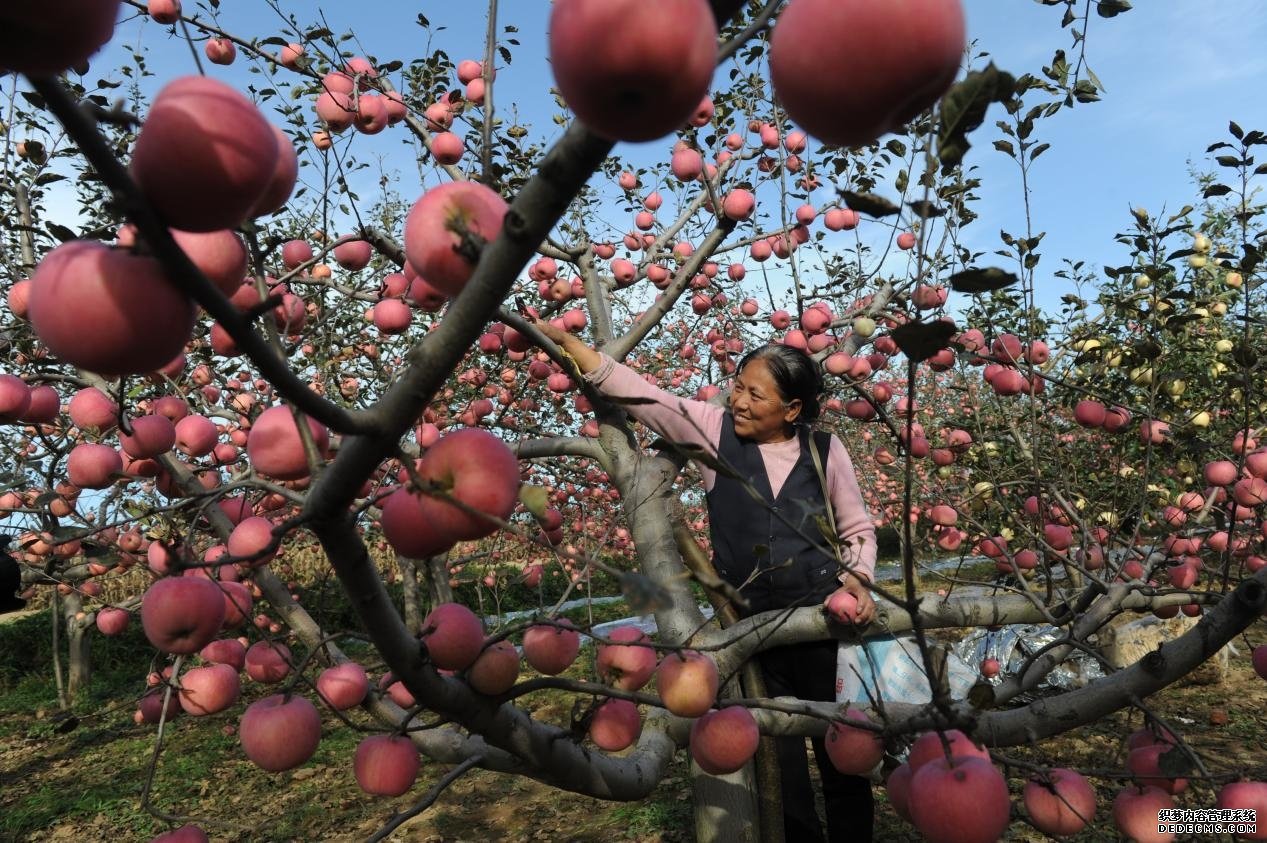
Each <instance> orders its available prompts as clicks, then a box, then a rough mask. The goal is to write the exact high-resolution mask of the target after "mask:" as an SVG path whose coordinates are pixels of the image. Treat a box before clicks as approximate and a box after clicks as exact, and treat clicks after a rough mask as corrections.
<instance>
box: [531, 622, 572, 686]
mask: <svg viewBox="0 0 1267 843" xmlns="http://www.w3.org/2000/svg"><path fill="white" fill-rule="evenodd" d="M556 623H557V624H558V626H554V625H550V624H533V625H532V626H530V627H528V629H527V630H526V631H525V632H524V660H525V661H527V662H528V664H530V665H532V668H533V669H534V670H536V671H538V672H539V673H544V674H545V675H546V676H558V675H559V674H560V673H562V672H563V671H565V670H567V669H568V667H570V666H571V664H572V662H574V661H576V656H577V653H579V652H580V650H581V635H580V633H579V632H577V631H576V630H573V629H561V628H560V627H564V626H566V627H570V626H572V622H571V621H569V620H568V619H567V618H560V619H559V620H558V621H556Z"/></svg>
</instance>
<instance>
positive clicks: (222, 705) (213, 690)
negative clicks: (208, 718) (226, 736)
mask: <svg viewBox="0 0 1267 843" xmlns="http://www.w3.org/2000/svg"><path fill="white" fill-rule="evenodd" d="M239 690H240V685H239V683H238V672H237V671H236V670H234V669H233V667H232V666H230V665H227V664H213V665H208V666H207V667H195V668H191V669H190V670H187V671H185V672H184V674H182V675H181V677H180V705H181V708H183V709H184V710H185V711H187V712H189V714H191V715H193V716H195V717H200V716H203V715H207V714H218V713H219V712H221V711H224V710H225V709H226V708H228V707H229V706H231V705H233V704H234V703H236V702H237V701H238V693H239Z"/></svg>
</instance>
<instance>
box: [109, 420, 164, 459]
mask: <svg viewBox="0 0 1267 843" xmlns="http://www.w3.org/2000/svg"><path fill="white" fill-rule="evenodd" d="M131 427H132V433H131V434H127V433H123V432H120V433H119V444H120V446H121V447H122V448H123V452H124V453H125V454H127V455H128V456H130V457H132V458H133V459H138V460H142V459H151V458H153V457H157V456H158V455H159V454H165V453H167V452H168V451H170V450H171V449H172V446H174V445H175V444H176V426H175V425H174V424H172V420H171V419H169V418H167V417H166V416H156V415H148V416H140V417H138V418H134V419H132V421H131Z"/></svg>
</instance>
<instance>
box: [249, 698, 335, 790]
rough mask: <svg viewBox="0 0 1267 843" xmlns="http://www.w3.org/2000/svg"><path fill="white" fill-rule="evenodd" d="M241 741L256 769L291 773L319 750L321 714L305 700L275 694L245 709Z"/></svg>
mask: <svg viewBox="0 0 1267 843" xmlns="http://www.w3.org/2000/svg"><path fill="white" fill-rule="evenodd" d="M238 740H239V741H240V742H241V744H242V750H243V751H244V752H245V753H246V757H247V758H249V759H251V761H252V762H254V763H255V765H256V766H257V767H260V768H261V769H264V770H268V771H269V772H270V773H278V772H281V771H282V770H290V769H292V768H294V767H298V766H299V765H300V764H303V763H304V762H305V761H307V760H308V759H309V758H311V757H312V754H313V753H314V752H316V751H317V744H318V743H320V741H321V715H320V714H319V713H318V712H317V709H316V707H315V706H314V705H313V704H312V703H311V702H309V701H308V700H307V699H306V698H304V697H301V696H298V695H290V696H289V698H288V697H287V695H283V694H274V695H273V696H271V697H265V698H263V699H262V700H258V701H256V702H253V703H251V704H250V705H249V706H247V707H246V711H245V712H243V714H242V720H241V722H240V723H239V724H238Z"/></svg>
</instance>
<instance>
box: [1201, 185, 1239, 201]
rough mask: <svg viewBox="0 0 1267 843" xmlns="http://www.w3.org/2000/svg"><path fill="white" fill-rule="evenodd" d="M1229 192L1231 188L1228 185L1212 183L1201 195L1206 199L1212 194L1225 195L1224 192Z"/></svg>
mask: <svg viewBox="0 0 1267 843" xmlns="http://www.w3.org/2000/svg"><path fill="white" fill-rule="evenodd" d="M1231 192H1232V188H1230V187H1228V186H1227V185H1225V184H1212V185H1210V186H1209V187H1207V188H1206V189H1205V192H1204V193H1202V194H1201V195H1202V196H1204V197H1205V198H1206V199H1209V198H1210V197H1212V196H1225V195H1226V194H1228V193H1231Z"/></svg>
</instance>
